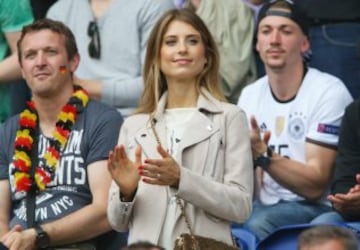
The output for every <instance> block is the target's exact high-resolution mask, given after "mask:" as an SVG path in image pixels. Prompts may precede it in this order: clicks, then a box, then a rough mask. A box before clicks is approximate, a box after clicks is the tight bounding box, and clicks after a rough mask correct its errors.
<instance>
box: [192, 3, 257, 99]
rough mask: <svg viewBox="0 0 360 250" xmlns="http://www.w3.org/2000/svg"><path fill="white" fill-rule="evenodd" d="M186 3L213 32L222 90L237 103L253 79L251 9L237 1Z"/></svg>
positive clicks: (254, 71) (254, 72) (254, 69)
mask: <svg viewBox="0 0 360 250" xmlns="http://www.w3.org/2000/svg"><path fill="white" fill-rule="evenodd" d="M187 6H189V7H190V8H191V9H193V10H194V11H196V14H197V15H199V16H200V17H201V19H202V20H203V21H204V22H205V23H206V25H207V27H208V28H209V29H210V31H211V32H212V35H213V37H214V39H215V42H216V43H217V45H218V48H219V52H220V76H221V86H222V90H223V92H224V94H225V96H226V98H227V99H228V101H230V102H232V103H235V104H236V102H237V100H238V98H239V95H240V93H241V90H242V89H243V88H244V87H245V86H246V85H247V84H248V83H250V82H253V81H255V79H256V67H255V59H254V54H253V36H254V21H253V15H252V11H251V9H250V8H249V7H248V6H246V5H245V4H244V3H243V2H242V1H240V0H227V1H218V0H206V1H201V0H187Z"/></svg>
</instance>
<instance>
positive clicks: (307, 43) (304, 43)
mask: <svg viewBox="0 0 360 250" xmlns="http://www.w3.org/2000/svg"><path fill="white" fill-rule="evenodd" d="M309 49H310V40H309V38H308V37H307V36H305V37H304V39H303V41H302V43H301V52H302V54H304V53H305V52H306V51H308V50H309Z"/></svg>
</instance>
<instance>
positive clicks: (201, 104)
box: [154, 87, 222, 121]
mask: <svg viewBox="0 0 360 250" xmlns="http://www.w3.org/2000/svg"><path fill="white" fill-rule="evenodd" d="M167 97H168V92H167V91H166V92H165V93H164V94H163V95H162V96H161V98H160V100H159V102H158V107H157V109H156V112H155V115H154V118H155V120H156V121H159V120H161V119H162V117H163V114H164V112H165V107H166V102H167ZM197 109H198V110H199V111H200V112H204V111H205V112H207V113H221V112H222V109H221V108H220V102H219V101H218V100H217V99H215V98H214V97H213V96H212V95H211V94H210V93H209V91H208V90H207V89H205V88H204V87H201V89H200V94H199V97H198V100H197Z"/></svg>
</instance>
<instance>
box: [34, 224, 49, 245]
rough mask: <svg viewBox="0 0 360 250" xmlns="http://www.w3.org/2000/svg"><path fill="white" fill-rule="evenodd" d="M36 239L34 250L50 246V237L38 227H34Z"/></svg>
mask: <svg viewBox="0 0 360 250" xmlns="http://www.w3.org/2000/svg"><path fill="white" fill-rule="evenodd" d="M34 229H35V232H36V237H35V246H36V249H44V248H47V247H48V246H49V245H50V237H49V235H48V234H47V232H46V231H45V230H44V229H43V228H42V227H41V226H39V225H35V226H34Z"/></svg>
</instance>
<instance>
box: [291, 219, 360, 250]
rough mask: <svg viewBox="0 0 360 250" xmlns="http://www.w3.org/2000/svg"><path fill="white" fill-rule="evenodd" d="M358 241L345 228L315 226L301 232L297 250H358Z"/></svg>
mask: <svg viewBox="0 0 360 250" xmlns="http://www.w3.org/2000/svg"><path fill="white" fill-rule="evenodd" d="M358 246H359V243H358V239H357V238H356V236H355V234H354V233H353V232H352V231H350V230H349V229H347V228H344V227H338V226H334V225H322V226H315V227H312V228H309V229H306V230H304V231H303V232H301V234H300V235H299V238H298V248H297V249H298V250H358Z"/></svg>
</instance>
